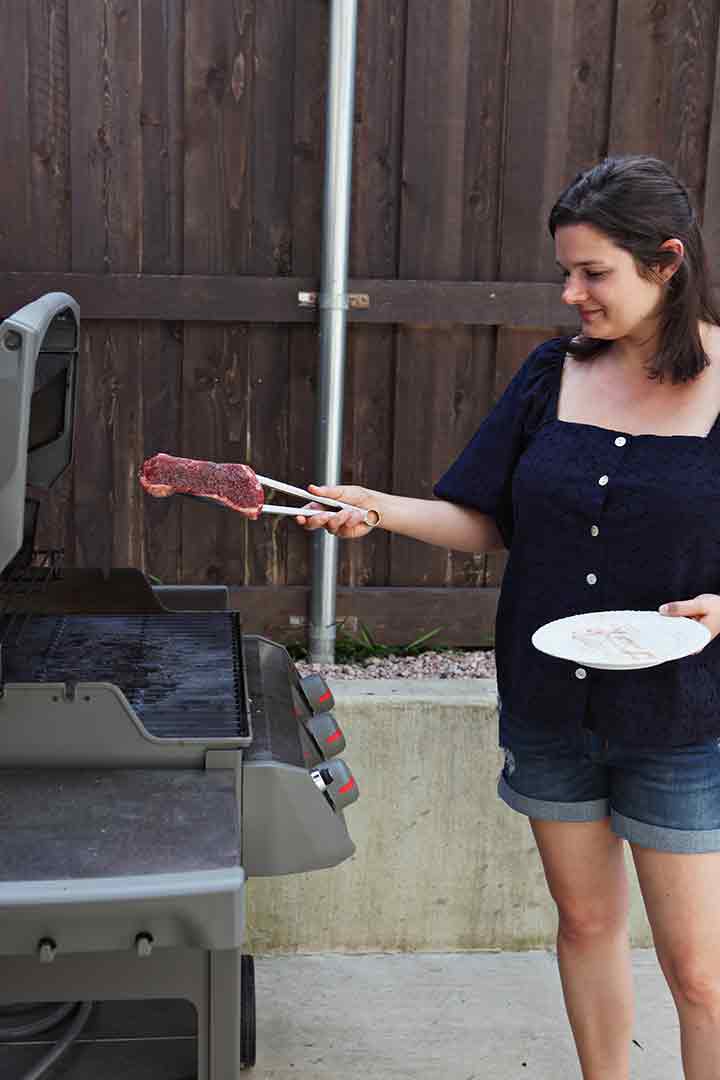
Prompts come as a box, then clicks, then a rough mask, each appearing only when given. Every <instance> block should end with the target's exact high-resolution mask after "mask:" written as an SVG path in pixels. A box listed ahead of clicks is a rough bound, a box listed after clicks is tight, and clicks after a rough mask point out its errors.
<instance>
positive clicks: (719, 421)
mask: <svg viewBox="0 0 720 1080" xmlns="http://www.w3.org/2000/svg"><path fill="white" fill-rule="evenodd" d="M569 355H570V353H567V352H566V353H564V354H563V356H562V359H561V361H560V364H559V365H558V376H557V380H556V385H555V392H554V395H553V401H552V420H553V421H554V423H556V424H568V425H570V426H571V427H580V428H591V429H594V430H595V431H606V432H607V433H608V435H624V436H625V437H626V438H628V439H697V440H699V441H700V442H709V441H710V439H711V438H712V437H713V436H714V435H715V434H716V433H717V431H718V429H719V428H720V410H718V412H717V414H716V416H715V419H714V421H713V423H712V426H711V428H710V430H709V431H708V432H707V433H706V434H705V435H661V434H659V433H658V432H656V431H644V432H642V433H640V434H634V433H633V432H632V431H627V430H623V429H621V428H609V427H604V426H603V425H602V424H589V423H586V422H585V421H583V420H563V419H562V418H561V417H560V416H559V415H558V413H559V405H560V390H561V387H562V377H563V372H564V370H565V361H566V360H567V358H568V356H569Z"/></svg>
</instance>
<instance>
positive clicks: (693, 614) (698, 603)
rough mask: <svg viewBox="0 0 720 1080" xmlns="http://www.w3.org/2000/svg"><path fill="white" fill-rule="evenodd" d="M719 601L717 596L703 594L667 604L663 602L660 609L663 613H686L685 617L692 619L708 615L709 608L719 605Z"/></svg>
mask: <svg viewBox="0 0 720 1080" xmlns="http://www.w3.org/2000/svg"><path fill="white" fill-rule="evenodd" d="M713 601H715V604H713ZM717 601H718V597H717V596H710V595H707V594H703V595H702V596H695V597H693V599H692V600H672V601H670V602H669V603H667V604H662V605H661V607H660V608H659V611H660V614H661V615H684V616H685V618H690V619H692V618H697V617H698V616H702V615H707V613H708V610H710V609H711V607H713V606H715V605H717Z"/></svg>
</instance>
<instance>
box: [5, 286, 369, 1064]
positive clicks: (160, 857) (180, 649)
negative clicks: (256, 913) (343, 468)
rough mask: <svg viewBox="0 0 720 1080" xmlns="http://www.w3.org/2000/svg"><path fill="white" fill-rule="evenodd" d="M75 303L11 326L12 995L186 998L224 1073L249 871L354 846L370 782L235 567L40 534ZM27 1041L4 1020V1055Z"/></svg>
mask: <svg viewBox="0 0 720 1080" xmlns="http://www.w3.org/2000/svg"><path fill="white" fill-rule="evenodd" d="M79 320H80V313H79V308H78V306H77V304H76V303H75V301H74V300H73V299H72V298H71V297H69V296H67V295H65V294H61V293H52V294H48V295H47V296H45V297H42V298H41V299H40V300H38V301H35V302H34V303H33V304H30V305H28V306H27V307H26V308H23V309H22V310H21V311H20V312H17V313H16V314H15V315H13V316H11V318H10V319H7V320H5V322H4V323H3V324H2V326H0V1014H2V1011H3V1008H5V1009H6V1010H7V1008H8V1007H12V1015H13V1017H16V1015H17V1011H18V1008H19V1007H21V1006H24V1005H27V1006H31V1005H33V1006H34V1005H37V1004H38V1003H39V1002H53V1003H56V1002H57V1003H60V1002H88V1001H103V1002H119V1001H126V1002H127V1001H137V1002H142V1001H148V1000H150V999H158V1000H162V1001H163V1002H165V1001H169V1000H170V999H183V1000H185V1001H189V1002H190V1003H191V1004H192V1005H193V1006H194V1008H195V1011H196V1016H197V1054H196V1058H197V1060H196V1062H194V1063H193V1070H196V1072H197V1077H198V1080H228V1078H231V1077H232V1076H233V1075H235V1073H237V1072H238V1071H239V1070H240V1069H241V1068H246V1067H249V1066H251V1065H252V1064H254V1060H255V1006H254V998H255V995H254V973H253V962H252V957H249V956H247V955H244V954H243V953H242V945H243V942H244V939H245V921H244V920H245V884H246V881H247V879H248V877H250V876H260V875H262V876H267V875H274V874H287V873H297V872H303V871H307V870H313V869H319V868H324V867H330V866H335V865H337V864H338V863H340V862H342V861H343V860H344V859H346V858H348V857H349V856H350V855H352V853H353V851H354V845H353V843H352V841H351V839H350V837H349V835H348V832H347V827H346V825H345V820H344V816H343V810H344V808H345V807H346V806H347V805H349V804H350V803H351V802H353V801H354V800H355V799H356V798H357V785H356V783H355V781H354V778H353V777H352V774H351V773H350V770H349V768H348V766H347V765H346V763H345V762H344V761H343V760H342V759H341V758H339V757H337V756H336V755H337V753H338V752H339V750H341V749H342V748H343V747H344V745H345V743H344V737H343V736H342V733H341V732H340V731H339V728H337V725H336V724H335V722H334V720H333V718H332V715H331V713H329V712H328V709H329V708H331V706H332V695H331V694H330V692H329V691H328V690H327V688H326V687H325V688H324V689H323V687H322V686H321V687H320V688H318V685H317V680H316V679H311V680H310V681H309V682H307V683H305V682H304V680H302V679H300V677H299V675H298V673H297V671H296V670H295V668H294V665H293V664H292V662H291V661H290V659H289V657H288V654H287V652H286V650H285V649H283V648H282V647H281V646H279V645H277V644H275V643H274V642H271V641H268V640H267V639H265V638H262V637H259V636H256V635H244V634H242V632H241V627H240V622H239V616H238V615H237V614H236V613H234V612H229V611H227V610H225V608H226V606H227V595H228V593H227V589H225V588H223V587H209V588H205V587H191V586H164V587H157V588H153V587H151V586H150V585H149V584H148V582H147V580H146V579H145V577H144V575H143V574H141V573H140V571H138V570H135V569H133V568H116V569H113V570H111V571H108V572H105V571H102V570H87V569H76V568H72V567H64V566H63V565H62V553H61V552H60V551H59V550H52V551H50V552H45V553H38V552H37V550H36V546H35V535H36V532H37V526H38V520H40V519H41V515H42V509H43V492H44V491H45V490H47V489H48V488H49V487H50V486H51V485H52V484H53V483H54V482H55V480H56V479H57V478H58V477H59V475H60V474H61V473H62V472H63V470H64V469H65V468H66V467H67V466H68V464H69V463H70V458H71V451H72V432H73V418H74V400H75V387H76V385H77V363H78V344H79V325H80V323H79ZM209 661H211V662H209ZM323 685H324V684H323ZM6 1019H7V1017H6V1016H3V1015H0V1029H3V1028H7V1027H8V1024H7V1023H6ZM75 1026H76V1027H78V1022H77V1018H76V1022H75ZM75 1034H77V1032H75ZM61 1042H62V1040H61ZM19 1050H20V1048H19V1047H15V1046H14V1045H13V1044H12V1043H11V1042H10V1041H9V1040H8V1039H7V1038H4V1036H3V1034H2V1031H1V1030H0V1072H2V1073H3V1075H7V1074H9V1073H10V1070H11V1069H12V1070H13V1071H14V1072H16V1071H17V1069H18V1064H17V1062H18V1061H19V1060H20V1059H19V1057H18V1053H19ZM71 1052H72V1051H71ZM23 1060H24V1059H23ZM79 1068H81V1067H80V1066H79ZM66 1069H67V1072H66V1075H68V1077H72V1076H73V1069H72V1058H69V1059H68V1065H67V1066H66ZM34 1075H41V1074H40V1073H38V1072H37V1071H34ZM42 1075H45V1073H44V1072H43V1073H42ZM83 1075H85V1074H84V1073H83ZM114 1075H115V1074H113V1072H112V1064H111V1062H108V1064H107V1066H106V1065H105V1064H103V1076H104V1077H105V1078H106V1080H114ZM117 1075H118V1076H120V1075H125V1074H124V1073H118V1074H117ZM153 1075H155V1074H154V1073H153ZM162 1075H163V1077H164V1076H165V1075H168V1076H169V1074H166V1073H163V1074H162ZM183 1075H184V1074H183Z"/></svg>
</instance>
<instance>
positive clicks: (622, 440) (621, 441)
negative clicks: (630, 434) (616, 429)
mask: <svg viewBox="0 0 720 1080" xmlns="http://www.w3.org/2000/svg"><path fill="white" fill-rule="evenodd" d="M626 442H627V439H626V438H625V436H624V435H618V437H617V439H616V440H615V445H616V446H624V445H625V443H626Z"/></svg>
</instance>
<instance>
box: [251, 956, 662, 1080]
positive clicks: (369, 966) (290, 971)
mask: <svg viewBox="0 0 720 1080" xmlns="http://www.w3.org/2000/svg"><path fill="white" fill-rule="evenodd" d="M633 966H634V971H635V985H636V993H637V1021H636V1026H635V1043H634V1044H633V1046H632V1074H631V1075H632V1080H679V1077H681V1075H682V1072H681V1066H680V1055H679V1038H678V1031H677V1019H676V1014H675V1009H674V1006H673V1003H672V999H671V997H670V994H669V992H668V990H667V987H666V985H665V982H664V980H663V978H662V976H661V974H660V971H659V969H658V966H657V962H656V959H655V954H654V952H653V951H652V950H651V949H637V950H634V952H633ZM256 969H257V1007H258V1058H257V1066H256V1068H255V1070H254V1072H253V1073H250V1074H247V1075H249V1076H252V1077H253V1080H361V1078H362V1080H366V1078H368V1077H372V1078H373V1080H401V1078H402V1080H579V1078H580V1070H579V1067H578V1065H577V1062H576V1059H575V1053H574V1048H573V1044H572V1038H571V1035H570V1031H569V1028H568V1025H567V1021H566V1019H565V1015H564V1011H563V1003H562V992H561V988H560V980H559V977H558V972H557V964H556V960H555V956H554V954H553V953H551V952H546V951H531V952H524V953H509V952H503V953H455V954H442V955H440V954H423V955H414V956H408V955H395V956H388V955H374V956H320V955H316V956H272V957H260V958H258V959H256Z"/></svg>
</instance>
